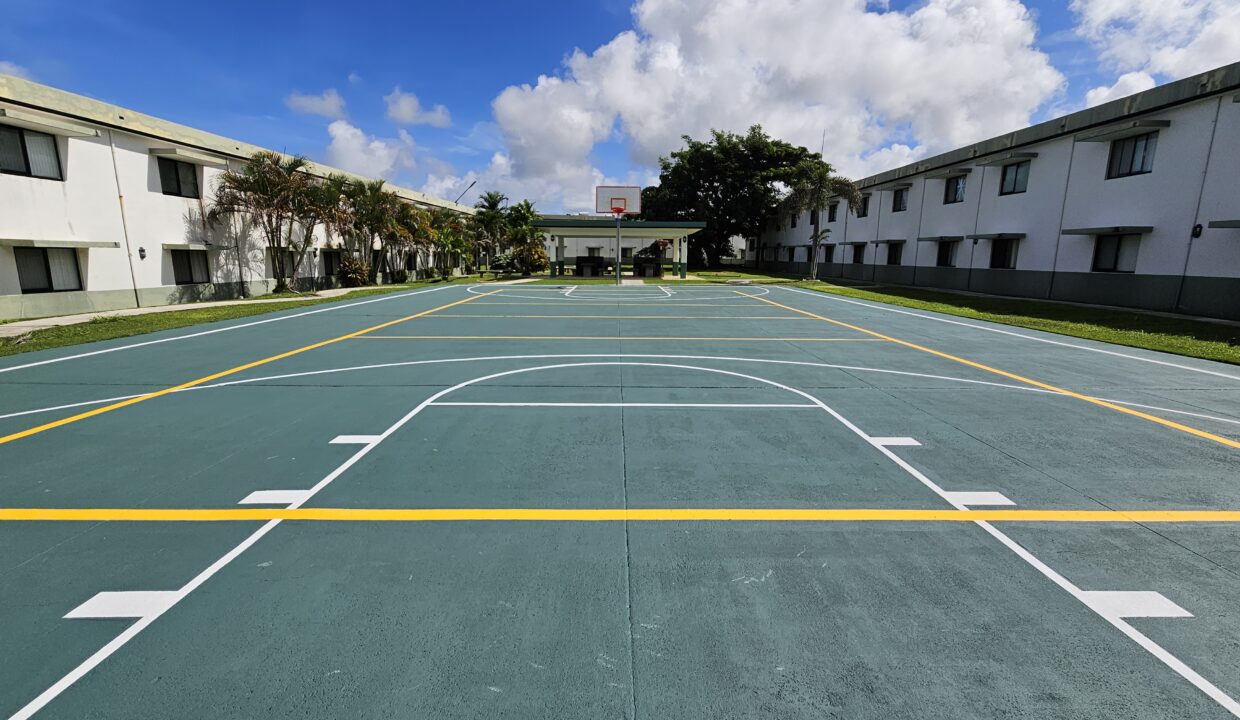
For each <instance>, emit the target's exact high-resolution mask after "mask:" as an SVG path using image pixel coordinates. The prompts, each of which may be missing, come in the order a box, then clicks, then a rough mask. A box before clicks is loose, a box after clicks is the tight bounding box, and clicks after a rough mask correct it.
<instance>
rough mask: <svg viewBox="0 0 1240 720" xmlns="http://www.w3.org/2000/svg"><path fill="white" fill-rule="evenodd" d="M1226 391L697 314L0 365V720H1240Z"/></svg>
mask: <svg viewBox="0 0 1240 720" xmlns="http://www.w3.org/2000/svg"><path fill="white" fill-rule="evenodd" d="M1238 388H1240V371H1237V369H1236V368H1234V367H1230V366H1226V365H1221V364H1217V363H1210V362H1205V361H1198V360H1192V359H1185V358H1179V357H1174V356H1168V355H1161V354H1158V353H1153V352H1146V351H1141V350H1132V349H1127V348H1120V347H1115V346H1108V345H1105V344H1101V343H1093V342H1089V341H1083V340H1075V339H1069V338H1064V337H1062V336H1057V335H1050V334H1042V333H1037V332H1034V331H1025V330H1014V329H1012V328H1008V327H1004V326H996V325H988V324H985V323H978V322H971V321H962V320H959V319H956V318H949V317H946V316H939V315H935V314H932V313H922V312H914V311H908V310H904V309H900V308H894V307H890V306H883V305H878V304H873V303H867V302H860V301H854V300H849V299H844V298H838V297H832V296H828V295H823V294H818V293H813V292H806V291H800V290H795V289H789V288H782V287H759V286H755V287H742V288H734V287H728V286H720V285H712V286H692V285H677V286H675V287H669V286H660V285H657V284H649V285H643V286H636V287H629V286H626V287H622V288H615V287H609V286H605V285H604V286H597V285H596V286H579V287H556V286H545V285H542V286H535V285H513V286H496V285H478V286H473V287H465V286H460V285H454V286H446V287H437V288H433V289H426V290H418V291H413V292H407V293H399V294H394V295H385V296H380V297H376V298H370V299H365V300H358V301H342V302H339V303H333V304H330V305H324V306H317V307H315V308H313V309H309V310H290V311H284V312H280V313H273V314H272V315H267V316H262V318H261V319H258V320H245V321H235V322H227V323H218V324H214V325H205V326H199V327H196V328H190V329H183V330H177V331H170V332H166V333H159V334H153V335H145V336H140V337H137V338H129V339H125V340H116V341H109V342H103V343H96V344H92V345H86V346H78V347H73V348H64V349H59V350H52V351H47V352H40V353H32V354H26V355H19V356H14V357H9V358H4V359H3V360H0V398H3V401H2V404H0V458H3V461H2V462H0V498H2V501H0V505H2V508H3V509H0V577H2V578H3V581H0V637H3V638H4V641H3V645H4V652H3V653H0V677H3V678H4V681H3V682H2V683H0V716H4V717H14V718H27V717H39V718H83V717H89V718H135V717H219V718H252V717H288V718H293V717H297V718H306V717H313V718H336V717H358V718H390V717H435V718H475V717H478V718H481V717H628V718H635V717H636V718H668V717H730V718H742V717H743V718H768V717H780V718H801V717H804V718H811V717H812V718H821V717H849V718H892V717H916V718H926V717H943V718H966V717H968V718H994V717H1009V716H1010V717H1030V718H1032V717H1038V718H1043V717H1045V718H1051V717H1056V718H1058V717H1141V718H1185V717H1194V718H1223V717H1231V716H1235V715H1238V714H1240V706H1238V705H1237V702H1236V699H1235V698H1237V697H1240V675H1238V674H1237V673H1236V670H1235V669H1236V667H1238V666H1240V603H1237V601H1236V598H1237V597H1240V575H1238V572H1240V534H1238V533H1237V529H1238V528H1240V526H1238V525H1237V522H1238V521H1240V484H1237V482H1236V478H1237V472H1236V468H1237V462H1236V458H1237V453H1238V452H1240V391H1238Z"/></svg>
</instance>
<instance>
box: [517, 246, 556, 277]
mask: <svg viewBox="0 0 1240 720" xmlns="http://www.w3.org/2000/svg"><path fill="white" fill-rule="evenodd" d="M513 260H514V261H516V264H517V266H518V267H520V268H522V269H523V270H524V271H525V272H527V273H536V272H542V271H543V270H546V269H547V268H548V267H550V266H551V261H550V259H549V258H548V257H547V248H545V247H543V246H542V245H535V244H533V243H530V244H527V245H522V246H521V247H519V248H517V249H516V251H514V252H513Z"/></svg>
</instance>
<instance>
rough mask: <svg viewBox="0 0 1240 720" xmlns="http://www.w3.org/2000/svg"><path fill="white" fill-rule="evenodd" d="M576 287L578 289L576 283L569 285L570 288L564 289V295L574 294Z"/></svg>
mask: <svg viewBox="0 0 1240 720" xmlns="http://www.w3.org/2000/svg"><path fill="white" fill-rule="evenodd" d="M576 289H577V286H576V285H569V286H568V289H567V290H565V291H564V297H568V296H569V295H572V294H573V291H574V290H576Z"/></svg>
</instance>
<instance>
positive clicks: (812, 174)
mask: <svg viewBox="0 0 1240 720" xmlns="http://www.w3.org/2000/svg"><path fill="white" fill-rule="evenodd" d="M791 185H792V189H791V190H790V191H789V193H788V195H787V196H786V197H785V198H784V200H783V203H782V212H787V213H795V214H798V215H799V214H801V213H803V212H805V211H807V210H808V211H809V212H810V216H811V219H812V220H813V232H811V233H810V236H809V239H810V245H811V253H810V263H809V279H810V280H817V279H818V248H819V246H820V245H821V244H822V241H823V240H824V239H826V237H827V234H828V233H829V232H830V231H829V230H823V229H822V228H821V224H822V223H821V218H822V211H823V210H824V209H825V208H826V207H827V205H828V204H829V203H830V201H831V199H832V198H837V197H839V198H843V199H844V201H845V202H847V203H848V211H849V212H856V210H855V208H857V207H858V206H860V205H861V192H860V191H859V190H857V186H856V185H854V184H853V182H852V181H851V180H849V179H848V178H846V177H842V176H840V175H836V174H835V173H834V172H833V170H832V168H831V166H830V165H828V164H827V163H825V162H823V161H822V159H821V158H820V157H819V156H818V155H813V156H811V157H810V158H808V159H806V160H805V161H804V162H802V163H801V164H800V165H798V166H797V167H796V168H794V169H793V179H792V183H791Z"/></svg>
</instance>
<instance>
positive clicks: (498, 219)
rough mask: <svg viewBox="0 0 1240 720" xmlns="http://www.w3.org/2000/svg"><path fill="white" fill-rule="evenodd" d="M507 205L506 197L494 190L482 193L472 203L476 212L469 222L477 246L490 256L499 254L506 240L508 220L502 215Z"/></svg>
mask: <svg viewBox="0 0 1240 720" xmlns="http://www.w3.org/2000/svg"><path fill="white" fill-rule="evenodd" d="M507 203H508V196H506V195H504V194H503V193H502V192H499V191H496V190H490V191H488V192H484V193H482V195H481V196H479V198H478V201H477V202H475V203H474V208H475V209H476V210H477V212H475V213H474V215H473V218H472V219H471V221H470V222H471V223H472V224H473V226H474V231H475V233H476V235H477V238H478V244H479V245H480V246H481V247H482V248H484V249H486V250H487V252H489V253H492V254H493V253H497V252H500V250H501V249H502V248H503V246H504V243H505V242H506V241H507V238H508V218H507V216H506V215H505V213H504V207H505V205H506V204H507Z"/></svg>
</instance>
